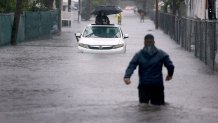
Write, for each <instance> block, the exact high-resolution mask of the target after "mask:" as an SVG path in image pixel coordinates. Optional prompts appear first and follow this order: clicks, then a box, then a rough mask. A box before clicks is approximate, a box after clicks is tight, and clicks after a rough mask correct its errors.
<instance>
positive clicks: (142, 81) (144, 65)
mask: <svg viewBox="0 0 218 123" xmlns="http://www.w3.org/2000/svg"><path fill="white" fill-rule="evenodd" d="M137 66H138V67H139V68H138V75H139V85H157V84H158V85H162V84H163V74H162V68H163V66H165V67H166V68H167V71H168V75H169V76H173V73H174V65H173V62H172V61H171V60H170V58H169V55H168V54H167V53H165V52H164V51H162V50H161V49H157V48H156V47H155V46H154V45H152V46H147V47H144V48H143V49H141V50H140V51H139V52H137V53H136V54H135V55H134V57H133V58H132V60H131V61H130V63H129V66H128V67H127V69H126V73H125V75H124V78H130V77H131V76H132V74H133V72H134V70H135V69H136V68H137Z"/></svg>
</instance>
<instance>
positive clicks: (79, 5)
mask: <svg viewBox="0 0 218 123" xmlns="http://www.w3.org/2000/svg"><path fill="white" fill-rule="evenodd" d="M81 7H82V6H81V0H78V23H79V20H80V19H79V17H80V14H81Z"/></svg>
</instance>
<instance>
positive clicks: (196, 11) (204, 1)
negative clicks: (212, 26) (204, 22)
mask: <svg viewBox="0 0 218 123" xmlns="http://www.w3.org/2000/svg"><path fill="white" fill-rule="evenodd" d="M185 4H186V7H187V16H188V17H192V18H196V19H209V20H214V19H216V17H217V13H218V12H217V11H218V0H185Z"/></svg>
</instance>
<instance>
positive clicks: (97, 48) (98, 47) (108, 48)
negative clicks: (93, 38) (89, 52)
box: [89, 45, 113, 50]
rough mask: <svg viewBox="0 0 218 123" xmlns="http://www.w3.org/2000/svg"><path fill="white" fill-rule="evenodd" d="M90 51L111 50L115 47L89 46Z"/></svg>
mask: <svg viewBox="0 0 218 123" xmlns="http://www.w3.org/2000/svg"><path fill="white" fill-rule="evenodd" d="M89 49H94V50H110V49H113V46H102V45H98V46H92V45H89Z"/></svg>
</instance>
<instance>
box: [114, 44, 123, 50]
mask: <svg viewBox="0 0 218 123" xmlns="http://www.w3.org/2000/svg"><path fill="white" fill-rule="evenodd" d="M123 46H124V44H117V45H114V46H113V49H116V48H120V47H123Z"/></svg>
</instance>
